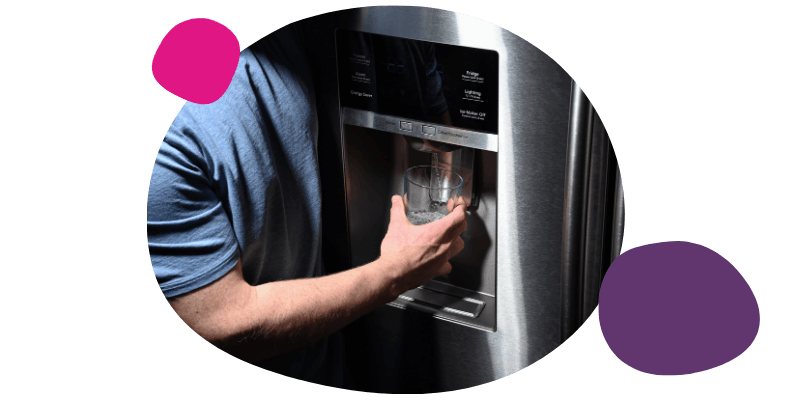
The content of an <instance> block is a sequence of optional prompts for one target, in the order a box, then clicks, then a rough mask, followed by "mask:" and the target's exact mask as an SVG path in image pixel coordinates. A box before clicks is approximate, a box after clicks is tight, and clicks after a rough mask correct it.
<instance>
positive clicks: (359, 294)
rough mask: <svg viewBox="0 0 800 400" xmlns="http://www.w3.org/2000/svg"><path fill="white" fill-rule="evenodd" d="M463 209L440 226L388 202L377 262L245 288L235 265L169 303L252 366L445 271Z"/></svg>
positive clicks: (458, 244) (457, 241) (458, 243)
mask: <svg viewBox="0 0 800 400" xmlns="http://www.w3.org/2000/svg"><path fill="white" fill-rule="evenodd" d="M464 208H465V207H463V203H459V204H458V206H456V207H455V209H454V210H453V212H451V213H450V214H448V215H447V216H446V217H445V218H442V219H441V220H439V221H435V222H432V223H430V224H427V225H424V226H414V225H411V223H410V222H408V219H407V218H406V215H405V207H404V205H403V201H402V200H401V198H400V197H399V196H394V197H393V198H392V210H391V221H390V223H389V230H388V232H387V234H386V236H385V237H384V239H383V242H382V243H381V256H380V258H378V260H376V261H374V262H372V263H369V264H367V265H364V266H361V267H358V268H353V269H350V270H347V271H344V272H341V273H338V274H334V275H329V276H324V277H318V278H309V279H297V280H289V281H279V282H270V283H265V284H263V285H259V286H250V285H249V284H248V283H247V282H246V281H245V280H244V277H243V275H242V267H241V261H240V262H239V263H237V264H236V266H235V267H234V268H233V269H232V270H231V271H230V272H228V273H227V274H226V275H224V276H223V277H222V278H220V279H218V280H216V281H214V282H213V283H211V284H209V285H207V286H205V287H202V288H200V289H197V290H195V291H192V292H189V293H186V294H184V295H181V296H177V297H175V298H172V299H170V304H171V305H172V307H173V309H174V310H175V312H177V313H178V315H179V316H180V317H181V318H182V319H183V320H184V321H185V322H186V323H187V324H188V325H189V326H190V327H191V328H192V329H194V330H195V331H196V332H197V333H198V334H199V335H200V336H202V337H203V338H205V339H206V340H208V341H210V342H211V343H213V344H215V345H217V346H218V347H220V348H221V349H223V350H225V351H226V352H228V353H230V354H232V355H234V356H236V357H238V358H240V359H243V360H245V361H250V362H256V361H260V360H263V359H266V358H269V357H271V356H274V355H277V354H280V353H284V352H287V351H289V350H293V349H296V348H299V347H302V346H305V345H308V344H310V343H312V342H314V341H316V340H319V339H322V338H323V337H326V336H328V335H330V334H332V333H333V332H335V331H337V330H339V329H341V328H343V327H344V326H345V325H347V324H348V323H350V322H352V321H353V320H355V319H356V318H358V317H360V316H362V315H364V314H366V313H367V312H369V311H371V310H372V309H374V308H376V307H378V306H379V305H381V304H384V303H387V302H389V301H392V300H394V299H396V298H397V296H399V295H400V294H402V293H403V292H405V291H406V290H409V289H412V288H414V287H417V286H419V285H421V284H422V283H425V282H427V281H428V280H430V279H432V278H434V277H436V276H439V275H443V274H446V273H448V272H450V269H451V268H452V267H451V266H450V263H449V262H447V260H448V259H450V258H451V257H453V256H454V255H455V254H457V253H458V252H459V251H461V250H462V249H463V248H464V242H463V241H462V240H461V238H460V237H459V235H460V234H461V232H463V231H464V229H466V215H465V212H464Z"/></svg>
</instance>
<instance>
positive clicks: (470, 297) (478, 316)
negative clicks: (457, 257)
mask: <svg viewBox="0 0 800 400" xmlns="http://www.w3.org/2000/svg"><path fill="white" fill-rule="evenodd" d="M389 305H390V306H393V307H397V308H404V309H412V310H416V311H421V312H425V313H428V314H431V315H432V316H433V317H434V318H438V319H442V320H446V321H450V322H455V323H458V324H461V325H466V326H470V327H473V328H478V329H482V330H487V331H494V330H495V298H494V297H493V296H489V295H487V294H484V293H479V292H473V291H471V290H466V289H463V288H459V287H456V286H452V285H448V284H446V283H442V282H438V281H430V282H428V283H426V284H424V285H422V286H420V287H417V288H414V289H411V290H409V291H407V292H405V293H403V294H401V295H400V296H399V297H398V298H397V300H395V301H393V302H391V303H389Z"/></svg>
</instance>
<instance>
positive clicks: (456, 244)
mask: <svg viewBox="0 0 800 400" xmlns="http://www.w3.org/2000/svg"><path fill="white" fill-rule="evenodd" d="M450 248H451V251H450V258H453V257H455V256H456V254H458V253H461V250H464V239H462V238H461V236H458V237H456V240H455V241H453V245H452V246H450Z"/></svg>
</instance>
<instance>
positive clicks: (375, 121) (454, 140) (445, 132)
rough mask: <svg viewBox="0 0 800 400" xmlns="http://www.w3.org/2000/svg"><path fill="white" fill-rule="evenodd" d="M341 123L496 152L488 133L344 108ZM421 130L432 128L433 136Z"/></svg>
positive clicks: (493, 136) (492, 138) (493, 137)
mask: <svg viewBox="0 0 800 400" xmlns="http://www.w3.org/2000/svg"><path fill="white" fill-rule="evenodd" d="M401 122H407V123H411V130H410V131H409V130H405V129H402V126H401ZM342 123H343V124H346V125H354V126H361V127H364V128H370V129H377V130H379V131H384V132H391V133H397V134H401V135H405V136H409V137H413V138H417V139H425V140H432V141H436V142H442V143H447V144H454V145H457V146H462V147H469V148H473V149H478V150H488V151H494V152H496V151H497V135H493V134H491V133H484V132H477V131H470V130H466V129H459V128H453V127H449V126H442V125H436V124H432V123H430V122H423V121H415V120H412V119H409V118H402V117H393V116H391V115H382V114H377V113H374V112H372V111H364V110H354V109H352V108H347V107H345V108H343V109H342ZM423 127H430V128H433V129H434V131H435V132H434V133H433V134H432V135H427V134H425V133H423V130H422V128H423ZM417 150H419V149H417ZM452 150H454V149H441V150H438V151H452Z"/></svg>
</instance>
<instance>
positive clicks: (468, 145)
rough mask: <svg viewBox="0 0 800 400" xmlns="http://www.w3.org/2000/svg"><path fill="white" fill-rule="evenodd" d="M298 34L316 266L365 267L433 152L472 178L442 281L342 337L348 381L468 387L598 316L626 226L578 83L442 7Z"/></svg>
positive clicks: (339, 16)
mask: <svg viewBox="0 0 800 400" xmlns="http://www.w3.org/2000/svg"><path fill="white" fill-rule="evenodd" d="M301 25H302V26H303V27H304V30H305V34H306V36H307V38H310V43H311V44H310V46H312V48H310V49H309V50H310V51H309V53H310V54H312V59H311V63H312V64H313V69H314V74H315V77H314V79H315V82H314V85H315V91H316V103H317V104H316V105H317V109H318V113H319V117H320V126H319V138H318V156H319V162H320V175H321V182H322V192H323V221H322V234H323V262H324V265H325V268H326V270H327V272H335V271H337V270H343V269H347V268H352V267H356V266H359V265H362V264H364V263H366V262H370V261H372V260H374V259H375V258H377V255H378V254H379V246H380V241H381V239H382V237H383V234H385V232H386V227H387V225H388V220H389V219H388V211H389V205H390V204H389V199H390V197H391V195H392V194H402V190H403V188H402V184H403V183H402V182H403V171H405V169H406V168H408V167H410V166H414V165H424V164H430V162H431V157H432V154H435V153H436V152H438V153H436V154H437V155H442V156H443V157H442V159H444V160H445V161H444V162H445V163H446V165H448V166H449V167H451V168H453V169H454V170H457V171H461V173H462V174H463V175H464V176H465V177H466V178H468V179H465V181H466V180H469V187H468V188H467V187H465V188H464V189H465V193H466V197H467V198H468V199H469V203H470V205H469V208H468V224H469V228H468V230H467V231H466V232H465V233H464V235H463V236H462V237H463V238H464V239H465V243H466V244H467V247H466V248H465V251H464V252H462V254H460V255H459V256H457V257H456V258H455V259H454V260H453V261H452V262H451V263H452V265H453V272H452V273H451V274H449V275H448V276H444V277H441V278H437V279H436V280H434V281H431V282H429V283H427V284H425V285H423V286H421V287H420V288H417V289H414V290H413V291H409V292H408V293H406V294H404V295H403V296H400V298H398V300H397V301H395V302H393V303H392V304H388V305H385V306H382V307H380V308H378V309H377V310H375V311H373V312H371V313H369V314H368V315H366V316H364V317H362V318H360V319H358V320H357V321H355V322H354V323H353V324H351V325H349V326H348V327H346V328H345V329H344V331H343V333H344V337H345V342H346V356H347V365H348V368H349V370H350V374H351V376H352V377H353V380H354V382H355V385H356V388H357V389H359V390H364V391H373V392H388V393H425V392H439V391H448V390H456V389H462V388H467V387H471V386H475V385H479V384H482V383H486V382H490V381H493V380H496V379H500V378H502V377H504V376H507V375H509V374H512V373H514V372H517V371H519V370H521V369H522V368H525V367H527V366H529V365H530V364H532V363H534V362H536V361H537V360H539V359H540V358H542V357H544V356H546V355H547V354H548V353H550V352H551V351H553V349H555V348H556V347H558V346H559V345H561V344H562V343H563V342H564V341H565V340H566V339H568V338H569V336H570V335H571V334H572V333H574V332H575V330H577V329H578V327H580V325H581V324H582V323H583V321H585V320H586V318H587V317H588V316H589V314H590V313H591V312H592V311H593V310H594V309H595V308H596V306H597V302H598V296H599V288H600V283H601V281H602V277H603V275H604V273H605V271H606V270H607V269H608V266H609V265H610V264H611V262H612V261H613V260H614V259H615V258H616V256H618V255H619V251H620V247H621V241H622V231H623V218H624V209H623V200H622V185H621V180H620V174H619V168H618V166H617V162H616V157H615V156H614V152H613V149H612V147H611V143H610V141H609V138H608V135H607V134H606V131H605V128H604V126H603V124H602V122H601V120H600V118H599V117H598V115H597V113H596V112H595V111H594V109H593V107H592V105H591V103H590V102H589V101H588V99H587V98H586V96H585V95H584V94H583V93H582V91H581V90H580V88H579V87H578V86H577V85H576V84H575V82H573V81H572V79H571V78H570V76H569V75H568V74H567V73H566V71H564V70H563V69H562V68H561V67H560V66H559V65H558V64H557V63H556V62H555V61H553V60H552V59H551V58H550V57H548V56H547V55H546V54H544V53H543V52H542V51H540V50H539V49H537V48H536V47H534V46H533V45H531V44H530V43H528V42H526V41H525V40H523V39H521V38H519V37H517V36H515V35H514V34H512V33H510V32H508V31H505V30H503V29H502V28H499V27H497V26H494V25H492V24H489V23H487V22H484V21H481V20H479V19H476V18H473V17H468V16H464V15H459V14H455V13H452V12H448V11H443V10H436V9H429V8H418V7H372V8H361V9H352V10H345V11H340V12H335V13H330V14H325V15H321V16H317V17H313V18H310V19H308V20H305V21H302V23H301ZM554 34H557V33H556V32H554ZM436 85H439V86H436ZM431 88H433V89H431ZM430 92H435V93H436V95H437V96H439V98H435V99H433V100H432V99H431V94H430ZM442 102H444V103H445V104H446V107H445V106H442ZM437 107H438V108H437ZM434 109H436V111H432V110H434ZM442 109H446V111H445V113H446V114H447V116H446V117H443V116H442V115H443V114H442V111H441V110H442ZM423 142H424V143H427V145H424V146H423V145H420V143H423ZM421 146H422V147H421ZM425 146H428V147H425ZM421 148H422V150H420V149H421ZM428 148H434V149H435V151H434V152H430V151H425V149H428Z"/></svg>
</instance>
